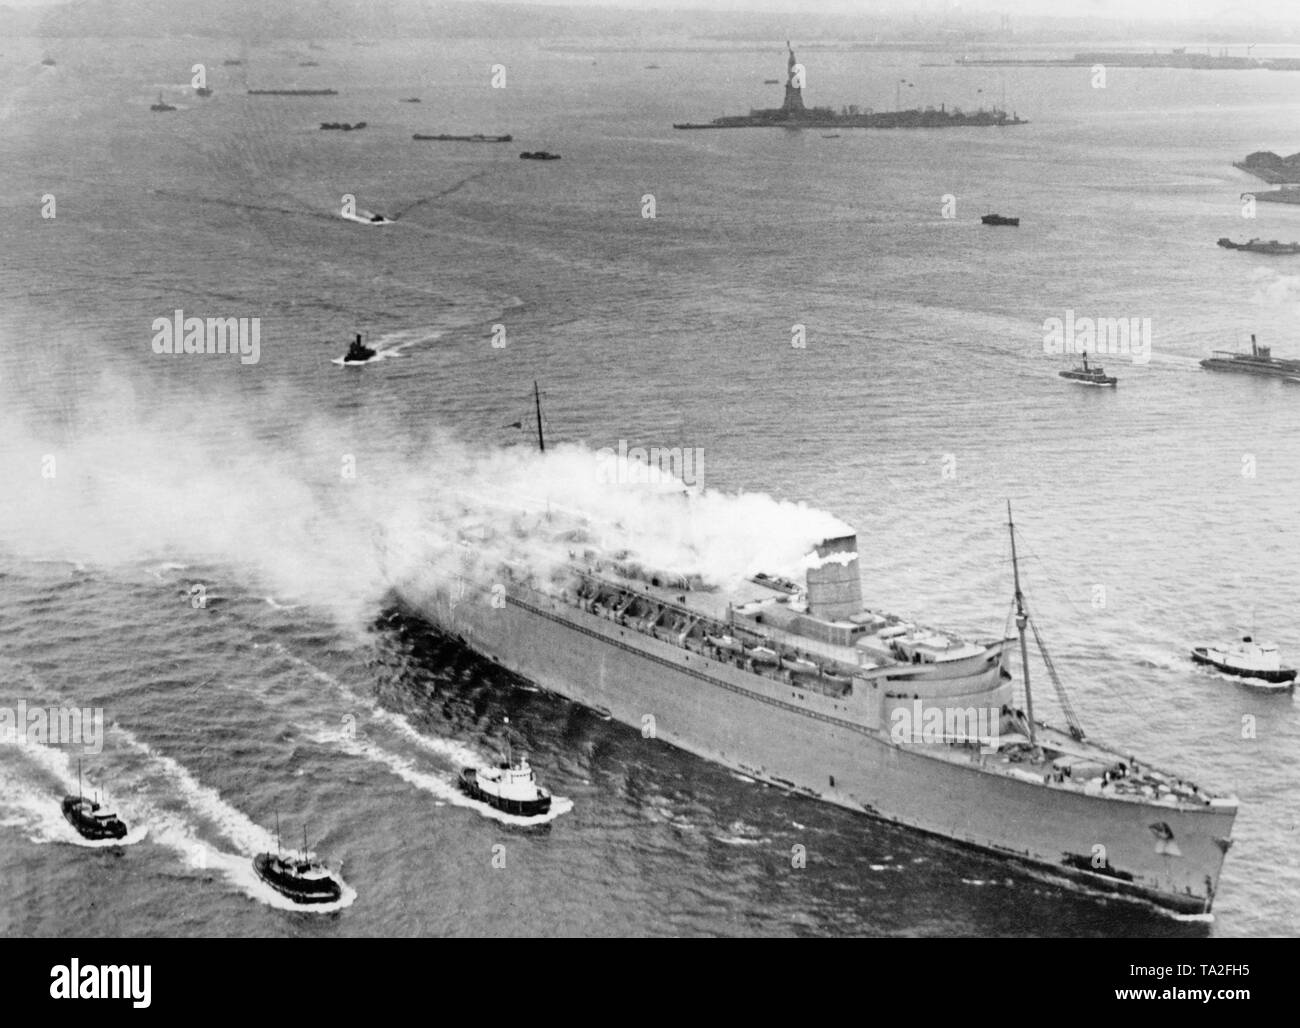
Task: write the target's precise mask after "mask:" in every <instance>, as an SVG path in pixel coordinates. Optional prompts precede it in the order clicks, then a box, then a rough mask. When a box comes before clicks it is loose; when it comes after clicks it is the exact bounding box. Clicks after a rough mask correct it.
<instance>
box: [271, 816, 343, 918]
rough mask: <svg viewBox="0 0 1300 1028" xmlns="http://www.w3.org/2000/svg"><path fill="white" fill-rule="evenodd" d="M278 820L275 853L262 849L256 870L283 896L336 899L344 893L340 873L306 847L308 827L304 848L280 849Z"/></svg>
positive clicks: (305, 899) (301, 900)
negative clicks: (296, 849) (263, 851)
mask: <svg viewBox="0 0 1300 1028" xmlns="http://www.w3.org/2000/svg"><path fill="white" fill-rule="evenodd" d="M275 821H276V824H275V845H276V852H275V853H259V854H258V855H257V856H255V857H254V858H253V870H254V872H256V874H257V877H258V878H260V879H262V881H264V882H266V884H267V885H269V886H270V887H271V888H272V889H274V890H275V891H276V892H278V893H279V894H280V895H281V896H284V897H285V898H287V899H291V900H293V902H295V903H334V902H337V901H338V900H339V899H341V898H342V896H343V883H342V882H341V881H340V880H339V878H338V876H337V875H336V874H335V873H334V872H333V871H331V870H330V869H329V868H328V867H326V866H325V864H324V863H322V862H321V861H320V860H318V859H317V858H316V854H314V853H312V852H311V851H310V850H308V849H307V831H306V829H303V837H302V850H301V851H298V852H295V851H293V850H290V851H288V852H287V853H286V852H284V851H283V850H281V849H280V819H279V817H278V816H277V817H276V819H275Z"/></svg>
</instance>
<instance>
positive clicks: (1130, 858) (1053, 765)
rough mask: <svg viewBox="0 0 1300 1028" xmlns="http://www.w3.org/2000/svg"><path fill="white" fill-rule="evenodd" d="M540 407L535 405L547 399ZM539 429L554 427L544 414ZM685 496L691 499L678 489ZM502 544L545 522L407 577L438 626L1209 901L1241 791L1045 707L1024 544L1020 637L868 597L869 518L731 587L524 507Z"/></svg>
mask: <svg viewBox="0 0 1300 1028" xmlns="http://www.w3.org/2000/svg"><path fill="white" fill-rule="evenodd" d="M539 406H540V405H539ZM538 444H539V446H540V447H541V448H542V450H543V451H545V439H544V437H543V435H542V431H541V418H540V411H539V417H538ZM682 503H683V504H684V505H685V506H684V507H683V516H689V504H690V500H689V498H686V497H683V498H682ZM518 517H522V518H525V519H527V518H529V517H532V518H534V520H531V521H527V520H525V521H521V520H516V522H515V524H514V525H513V526H512V529H511V530H510V531H508V532H503V533H501V535H502V536H503V537H504V538H502V539H497V540H495V542H496V543H500V544H502V545H506V546H507V547H508V545H509V542H510V540H511V539H523V538H529V539H531V540H534V541H535V540H538V539H541V538H548V539H549V540H551V541H552V542H554V543H555V544H557V545H558V546H559V547H560V548H561V550H562V553H563V556H562V557H561V558H560V559H557V560H556V561H555V562H554V563H552V564H550V565H549V566H548V567H547V568H546V570H544V571H543V570H541V569H540V568H539V567H538V565H537V563H536V562H535V561H533V560H531V559H511V558H503V557H502V556H501V554H502V552H503V551H502V550H500V549H499V548H498V547H497V546H496V545H495V544H494V541H493V539H492V538H490V537H489V536H490V535H491V534H492V533H489V532H488V531H487V530H486V529H482V528H480V529H479V531H478V532H477V533H476V534H473V535H472V536H463V537H462V540H461V542H462V544H463V545H462V547H461V548H462V550H463V554H462V556H463V558H464V559H462V561H461V562H460V567H459V572H458V573H457V574H456V575H455V576H454V577H453V578H452V580H450V581H442V582H439V583H438V584H437V585H435V586H433V587H423V588H420V589H414V588H413V587H410V588H406V589H403V595H404V597H405V598H406V600H407V602H408V603H409V604H410V605H412V606H414V607H415V609H416V610H418V611H419V612H420V613H422V614H423V615H424V616H426V617H427V618H429V619H430V620H432V621H433V622H434V623H435V624H436V625H437V626H438V627H440V628H441V629H442V630H444V631H446V632H447V633H449V634H451V635H452V636H454V637H456V638H457V639H459V640H460V641H461V642H462V643H463V644H465V645H466V646H468V647H469V648H471V649H473V650H475V651H477V652H478V653H480V654H482V655H484V656H486V657H487V658H489V659H491V660H492V661H494V662H496V663H497V664H499V665H501V666H503V667H505V668H507V669H509V670H510V671H512V672H515V673H517V674H518V675H521V676H523V677H525V678H527V679H530V680H531V681H533V682H535V683H537V684H538V685H540V686H542V687H543V688H545V689H547V690H549V691H552V692H554V693H557V694H559V695H561V696H564V697H567V698H568V699H570V700H573V701H575V702H577V703H580V704H582V705H583V706H586V707H588V708H591V709H593V710H596V711H598V712H601V713H603V714H606V715H609V716H612V717H613V718H615V719H617V720H619V721H621V722H623V723H625V724H628V725H633V726H635V727H637V728H640V729H642V731H643V732H644V731H645V728H646V725H647V724H652V725H653V732H652V733H651V734H652V735H653V737H654V738H656V739H658V740H660V741H663V742H666V743H669V744H671V745H674V746H677V747H679V748H681V749H683V750H686V751H688V752H690V753H693V754H696V755H697V756H700V757H703V758H705V759H707V760H710V761H714V762H716V763H718V764H721V765H724V766H726V767H728V768H731V769H734V770H735V771H738V772H741V773H743V774H745V775H748V776H750V777H752V778H754V779H757V780H760V781H763V782H767V783H770V784H773V785H776V786H781V787H784V788H786V789H790V790H792V791H794V792H798V793H802V794H805V795H807V796H810V797H815V798H817V799H820V800H823V801H826V802H829V803H833V804H837V805H839V806H842V807H846V808H849V809H851V810H854V811H858V812H861V813H865V814H868V815H871V816H873V817H876V818H881V819H884V820H887V821H892V822H896V823H898V824H901V825H906V826H910V827H911V828H914V829H919V830H920V831H923V832H927V833H930V834H933V835H937V836H942V837H944V838H946V839H949V840H954V841H956V842H957V843H960V844H964V845H967V846H971V847H975V848H977V849H979V850H982V851H987V852H990V853H993V854H997V855H999V856H1001V857H1003V858H1006V859H1008V860H1011V861H1013V862H1017V863H1020V864H1022V865H1029V866H1031V867H1033V868H1035V869H1037V870H1039V871H1042V870H1046V871H1048V872H1050V873H1051V875H1052V876H1057V877H1062V878H1066V879H1070V880H1072V881H1074V882H1076V883H1082V884H1084V885H1085V886H1087V887H1090V888H1093V889H1096V890H1100V891H1104V892H1107V893H1112V894H1120V895H1123V896H1126V897H1130V898H1135V899H1138V900H1143V901H1148V902H1150V903H1152V904H1155V905H1157V906H1159V907H1162V908H1166V909H1168V910H1172V911H1175V912H1178V913H1183V914H1206V913H1208V912H1209V910H1210V908H1211V904H1212V903H1213V900H1214V895H1215V891H1216V888H1217V885H1218V879H1219V873H1220V869H1221V867H1222V864H1223V860H1224V856H1225V854H1226V853H1227V850H1228V848H1229V846H1230V845H1231V841H1232V839H1231V833H1232V826H1233V821H1234V819H1235V818H1236V813H1237V801H1236V799H1235V798H1234V797H1232V796H1229V795H1222V794H1218V793H1213V792H1209V791H1206V790H1203V789H1201V788H1199V787H1198V786H1196V785H1193V784H1192V783H1190V782H1188V781H1186V780H1185V779H1183V778H1182V777H1180V776H1178V775H1176V774H1172V773H1170V772H1167V771H1162V770H1158V769H1157V768H1155V767H1153V766H1151V765H1150V764H1148V763H1147V762H1146V761H1145V760H1138V759H1137V758H1135V757H1132V756H1129V755H1127V754H1125V753H1124V752H1122V751H1120V750H1118V749H1115V748H1112V747H1109V746H1105V745H1102V744H1099V743H1097V742H1095V741H1092V740H1089V739H1087V738H1085V734H1084V731H1083V729H1082V727H1081V726H1080V725H1079V723H1078V720H1077V718H1076V717H1075V716H1074V713H1073V711H1072V709H1071V707H1070V705H1069V700H1068V697H1067V696H1066V694H1065V692H1064V690H1063V689H1061V688H1060V682H1059V678H1058V677H1057V675H1056V673H1055V669H1054V667H1053V665H1052V663H1051V660H1050V657H1049V656H1048V654H1047V651H1046V649H1045V648H1044V649H1042V654H1043V659H1044V662H1045V665H1046V667H1047V669H1048V672H1049V675H1050V677H1051V678H1052V680H1053V683H1054V684H1055V685H1056V686H1057V688H1058V693H1059V697H1060V703H1061V708H1062V710H1063V712H1064V714H1065V716H1066V719H1067V721H1068V722H1069V726H1068V728H1066V729H1060V728H1055V727H1052V726H1050V725H1048V724H1046V723H1045V722H1042V721H1039V720H1037V719H1036V718H1035V716H1034V711H1033V693H1032V690H1031V689H1030V682H1029V662H1028V649H1027V642H1026V635H1025V632H1026V628H1027V627H1028V628H1030V629H1031V630H1032V632H1033V635H1034V638H1035V640H1036V641H1037V643H1038V644H1039V646H1040V647H1041V646H1042V639H1041V636H1040V635H1039V633H1038V630H1037V628H1036V627H1035V626H1034V625H1033V623H1032V622H1031V621H1030V619H1029V615H1028V612H1027V609H1026V605H1025V598H1024V595H1023V593H1022V591H1021V589H1020V581H1019V570H1018V567H1019V566H1018V564H1017V562H1016V559H1015V529H1014V526H1012V525H1011V523H1010V508H1008V526H1009V527H1010V528H1011V539H1012V565H1013V568H1015V569H1016V573H1015V587H1014V593H1013V596H1014V613H1015V623H1016V626H1017V629H1018V635H1019V641H1020V656H1021V673H1022V675H1023V695H1024V709H1023V710H1022V709H1020V707H1019V706H1018V701H1017V700H1016V698H1015V695H1014V690H1013V685H1014V682H1013V679H1012V676H1011V674H1010V673H1009V671H1008V670H1007V669H1006V668H1004V650H1005V648H1006V646H1007V645H1008V644H1009V643H1011V642H1012V641H1013V638H1014V637H1009V636H1008V634H1007V633H1006V632H1004V633H1003V634H1002V636H1001V637H999V638H996V639H986V640H972V639H966V638H962V637H960V636H958V635H956V634H954V633H952V632H949V631H945V630H941V629H936V628H930V627H926V626H923V625H920V624H917V623H915V622H913V621H910V620H907V619H905V618H901V617H897V616H893V615H890V614H886V613H883V612H879V611H875V610H871V609H868V608H867V607H866V606H864V603H863V598H862V582H861V577H860V572H859V554H858V549H859V547H858V540H857V538H856V536H855V535H852V534H849V535H843V536H839V537H835V538H829V539H824V540H823V541H821V542H820V543H818V544H817V545H816V546H815V548H814V550H813V552H812V553H810V554H809V557H808V559H807V561H806V567H807V571H806V578H805V581H804V582H803V583H797V582H795V581H793V580H791V579H789V578H785V577H780V576H777V575H772V574H766V573H756V574H754V575H753V577H752V578H750V579H748V580H746V581H745V582H744V583H743V585H741V586H740V587H739V588H731V589H724V588H722V587H720V586H719V585H716V584H713V583H710V582H707V581H705V580H703V579H702V578H701V577H700V576H698V575H691V574H682V573H680V572H665V571H656V570H654V569H651V568H647V567H645V566H643V565H642V564H640V563H638V562H637V561H636V559H635V557H634V556H633V555H631V554H629V553H627V552H623V551H615V552H612V553H611V552H605V551H603V550H602V549H601V547H600V546H599V544H598V543H597V542H595V541H593V533H592V532H588V531H586V530H584V528H583V527H582V525H581V523H580V522H581V519H580V518H578V519H577V520H576V521H574V520H571V519H570V518H567V517H561V516H557V514H556V512H555V511H554V510H548V511H547V512H546V513H545V514H541V513H539V514H536V515H519V516H518Z"/></svg>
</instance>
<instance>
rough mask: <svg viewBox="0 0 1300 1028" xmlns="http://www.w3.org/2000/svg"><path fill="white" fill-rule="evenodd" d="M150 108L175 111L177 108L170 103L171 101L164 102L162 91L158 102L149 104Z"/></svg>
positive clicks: (152, 109)
mask: <svg viewBox="0 0 1300 1028" xmlns="http://www.w3.org/2000/svg"><path fill="white" fill-rule="evenodd" d="M149 110H151V111H174V110H176V108H175V107H173V106H172V105H171V104H169V103H164V102H163V98H162V93H159V94H158V102H157V103H156V104H150V105H149Z"/></svg>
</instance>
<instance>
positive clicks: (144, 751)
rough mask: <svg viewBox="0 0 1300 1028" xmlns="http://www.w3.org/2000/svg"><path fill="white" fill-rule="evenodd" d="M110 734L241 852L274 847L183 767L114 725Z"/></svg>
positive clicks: (267, 837) (262, 830) (258, 827)
mask: <svg viewBox="0 0 1300 1028" xmlns="http://www.w3.org/2000/svg"><path fill="white" fill-rule="evenodd" d="M109 731H110V732H111V733H113V734H116V735H118V736H120V737H121V738H122V739H123V741H125V742H126V744H127V745H128V746H129V747H130V748H132V749H133V750H135V751H136V752H137V753H139V754H140V755H142V756H144V757H146V758H147V759H148V761H149V762H150V764H151V765H152V766H153V768H154V770H155V771H156V772H157V773H158V774H159V775H160V777H162V778H164V779H165V780H166V781H167V782H168V783H169V784H170V785H171V786H173V787H174V789H175V790H176V792H177V793H178V794H179V795H180V797H181V798H182V799H183V800H184V801H185V803H186V804H187V805H188V806H189V807H190V808H191V809H192V810H194V811H195V812H196V813H198V814H200V815H201V816H203V817H204V818H206V819H207V820H208V821H210V822H211V823H212V824H213V825H214V826H215V827H216V828H217V829H219V830H220V831H221V832H222V834H224V835H225V836H226V837H227V838H229V839H230V840H231V841H232V842H234V843H235V844H236V845H238V846H239V848H240V849H241V850H243V851H244V852H246V853H249V854H253V853H265V852H267V851H269V850H270V849H272V848H273V847H274V845H275V837H274V836H273V835H272V834H271V833H270V832H268V831H267V830H266V829H265V828H263V827H262V826H261V825H258V824H255V823H254V822H253V821H251V820H250V819H249V818H248V817H247V815H245V814H244V813H243V812H242V811H240V810H237V809H236V808H235V807H232V806H231V805H230V804H229V803H227V802H226V801H225V800H223V799H222V798H221V794H220V793H219V792H218V791H217V790H216V789H213V788H212V787H211V786H207V785H203V784H202V783H201V782H199V781H198V780H197V779H196V778H195V777H194V776H193V775H192V774H190V772H189V771H188V770H187V769H186V768H185V767H184V766H182V765H181V764H180V763H178V762H177V761H175V760H173V759H172V758H171V757H169V756H167V755H166V754H163V753H159V752H158V751H157V750H155V749H154V748H153V747H152V746H150V745H149V744H148V743H147V742H143V741H141V740H139V739H137V738H136V737H135V736H134V735H133V734H132V733H131V732H129V731H127V729H125V728H121V727H119V726H118V725H116V724H114V725H113V726H112V728H111V729H110V730H109Z"/></svg>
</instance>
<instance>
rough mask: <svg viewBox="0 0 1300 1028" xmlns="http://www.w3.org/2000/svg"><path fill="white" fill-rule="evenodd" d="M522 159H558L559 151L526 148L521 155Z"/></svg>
mask: <svg viewBox="0 0 1300 1028" xmlns="http://www.w3.org/2000/svg"><path fill="white" fill-rule="evenodd" d="M519 159H520V160H521V161H558V160H559V159H560V155H559V154H558V153H547V152H546V151H545V150H532V151H529V150H525V151H524V152H523V153H521V154H520V155H519Z"/></svg>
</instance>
